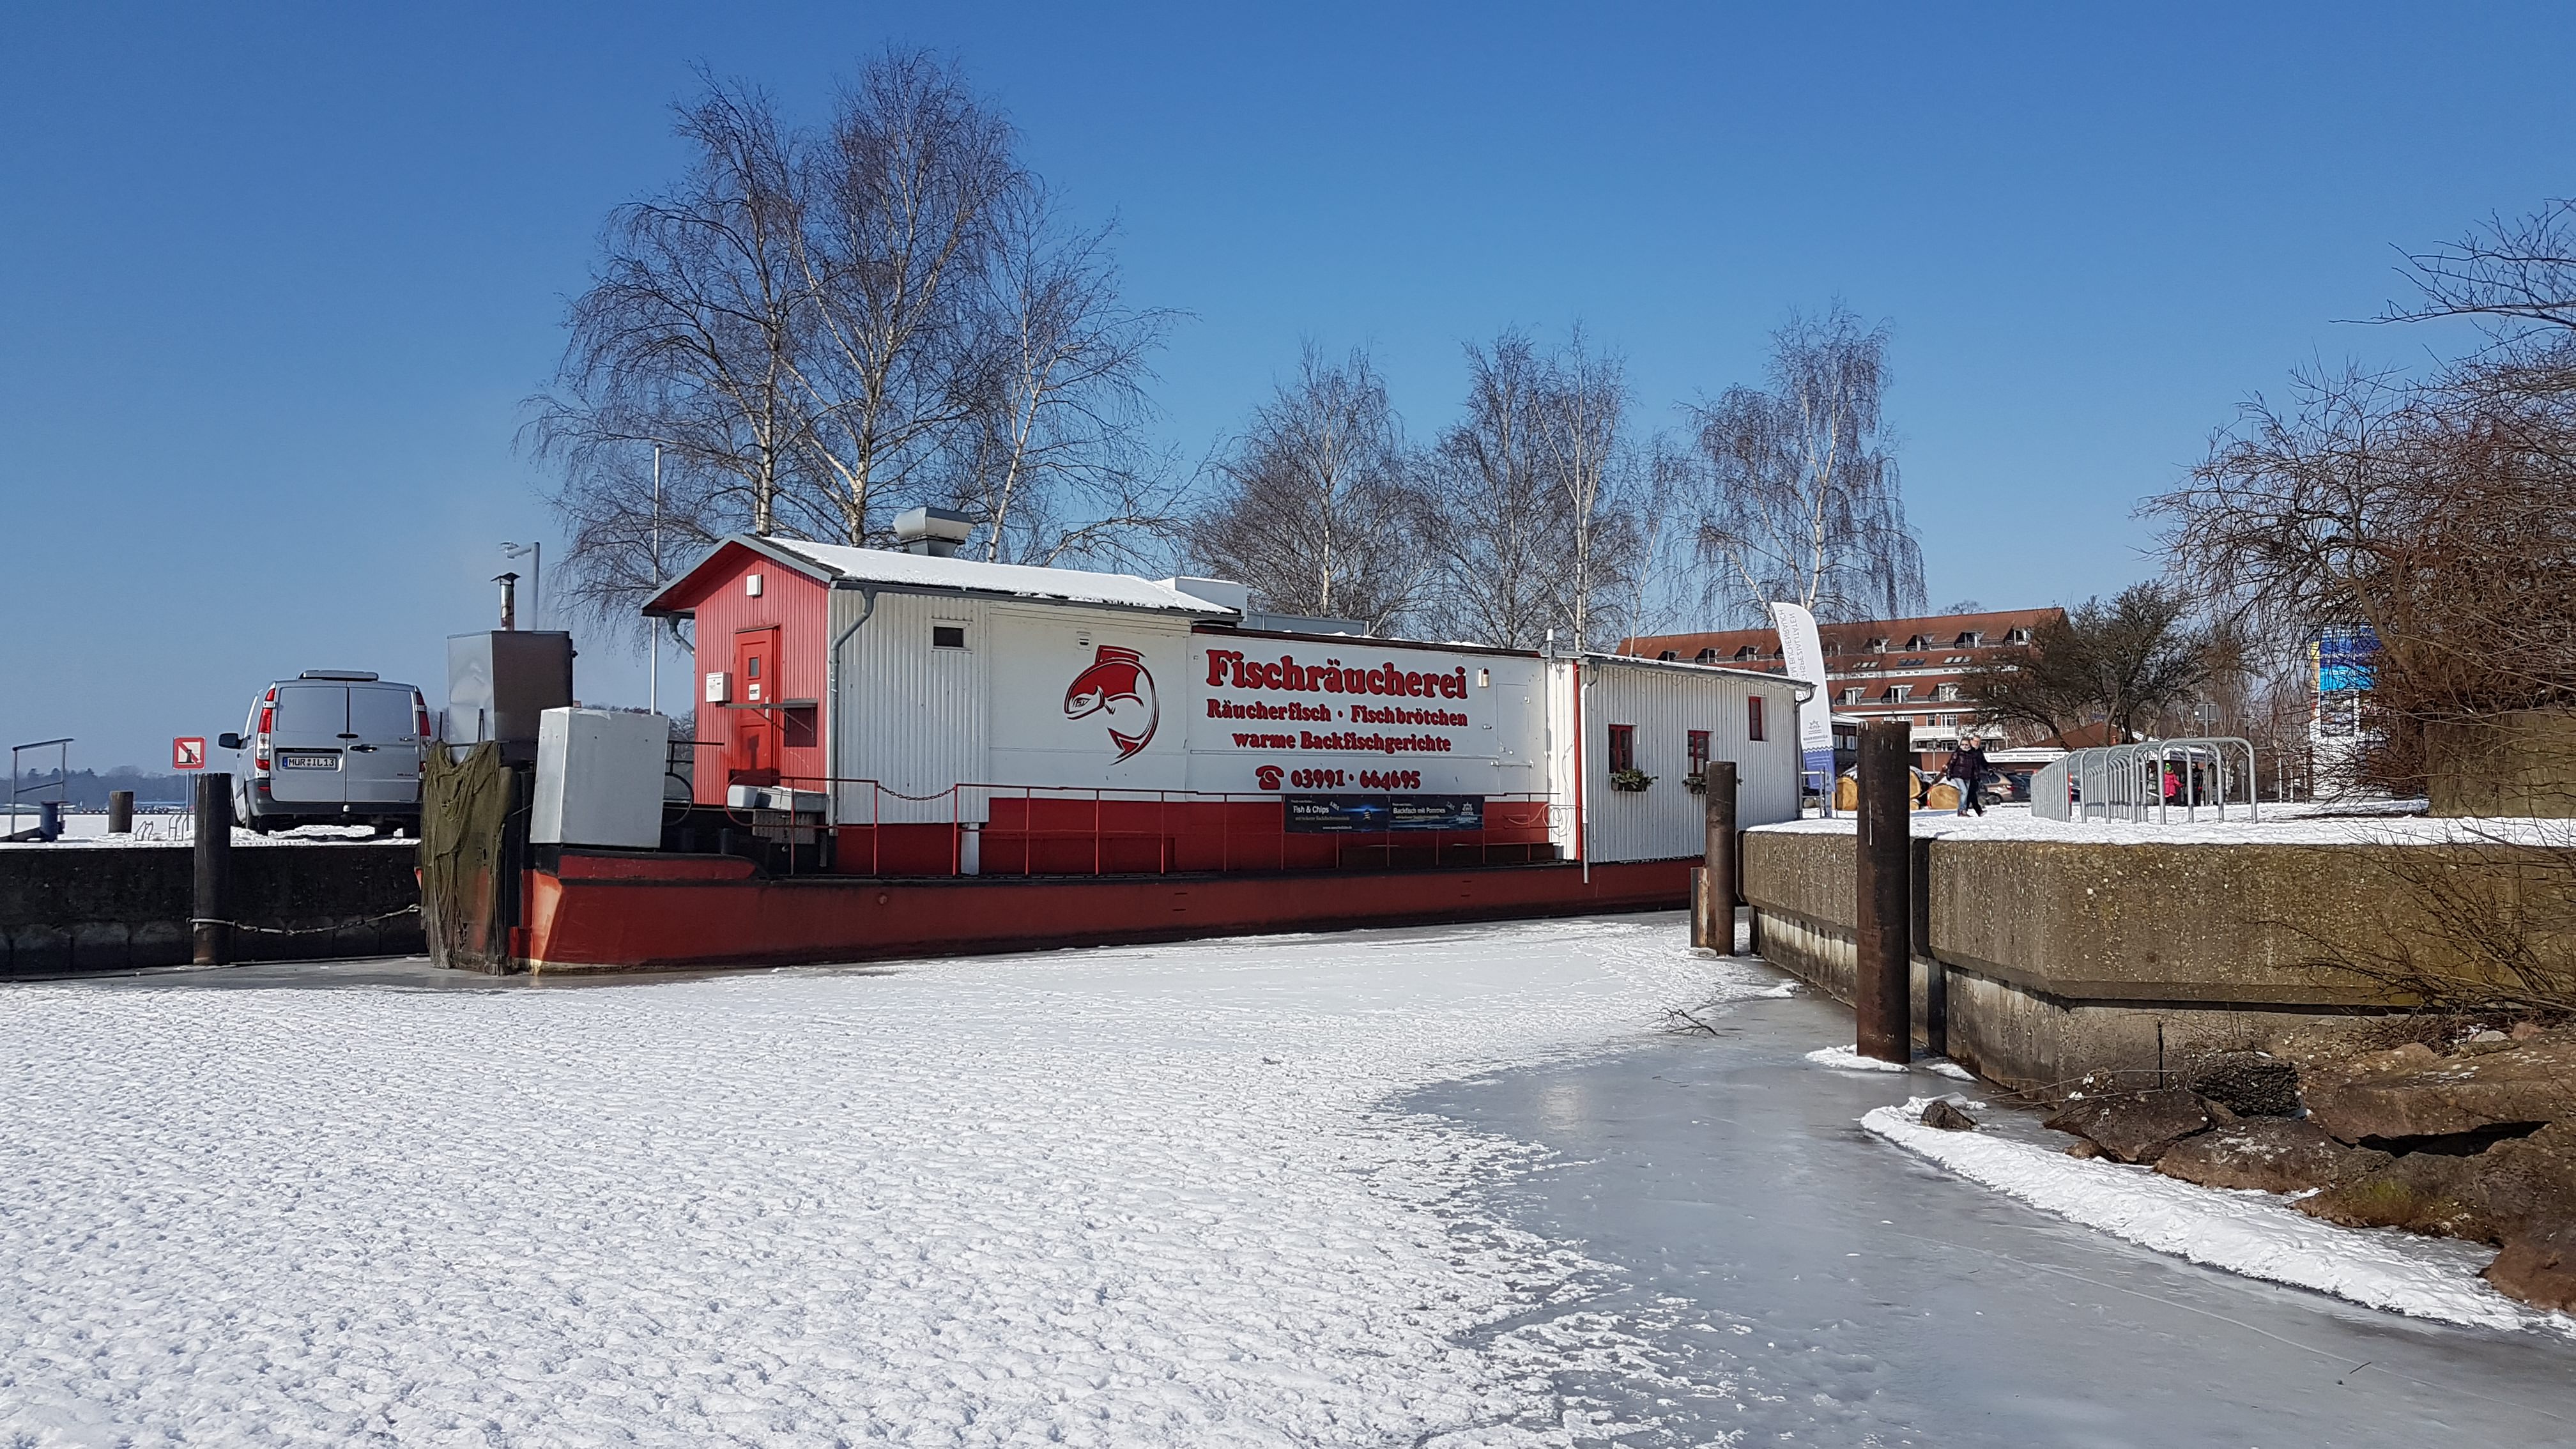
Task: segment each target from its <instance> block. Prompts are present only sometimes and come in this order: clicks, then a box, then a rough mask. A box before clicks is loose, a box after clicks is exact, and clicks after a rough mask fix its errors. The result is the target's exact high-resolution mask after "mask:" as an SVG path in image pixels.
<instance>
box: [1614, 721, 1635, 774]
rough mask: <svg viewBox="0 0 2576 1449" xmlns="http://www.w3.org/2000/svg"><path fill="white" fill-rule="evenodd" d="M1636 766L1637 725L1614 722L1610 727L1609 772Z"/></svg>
mask: <svg viewBox="0 0 2576 1449" xmlns="http://www.w3.org/2000/svg"><path fill="white" fill-rule="evenodd" d="M1635 768H1637V727H1636V726H1635V725H1619V724H1614V725H1612V726H1611V727H1610V773H1612V774H1614V775H1615V774H1617V773H1619V772H1620V771H1622V770H1633V769H1635Z"/></svg>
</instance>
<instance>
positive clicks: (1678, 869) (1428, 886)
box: [519, 855, 1698, 972]
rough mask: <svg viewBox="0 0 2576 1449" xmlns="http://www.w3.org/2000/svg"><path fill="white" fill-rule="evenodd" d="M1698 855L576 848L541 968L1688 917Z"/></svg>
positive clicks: (536, 943)
mask: <svg viewBox="0 0 2576 1449" xmlns="http://www.w3.org/2000/svg"><path fill="white" fill-rule="evenodd" d="M1697 864H1698V862H1697V861H1695V860H1655V861H1636V862H1625V863H1620V864H1615V865H1604V864H1595V865H1594V866H1593V867H1592V869H1591V878H1590V879H1589V880H1586V879H1585V878H1584V871H1583V868H1582V867H1581V866H1578V865H1529V866H1486V867H1479V868H1467V869H1460V870H1406V871H1335V872H1306V873H1291V874H1285V875H1209V876H1143V877H1137V878H1134V879H1127V880H1121V879H1115V878H1109V879H1103V878H1099V877H1092V878H1087V879H1040V880H1028V879H1017V880H1013V879H984V878H981V877H971V876H970V877H962V878H953V879H934V880H859V879H853V878H851V877H848V876H807V877H802V878H798V879H782V880H759V879H754V878H752V875H751V872H750V866H749V864H748V863H747V862H743V861H732V860H723V859H714V860H709V859H705V858H698V859H693V860H688V861H686V862H685V863H684V862H683V861H680V860H674V859H673V858H671V857H662V858H660V859H655V858H653V857H625V858H617V857H599V858H586V857H581V856H574V855H567V856H566V857H565V858H564V861H563V869H562V871H561V872H560V873H552V872H543V871H532V872H530V873H529V876H528V893H527V905H528V925H527V926H526V927H524V928H523V929H522V931H521V932H520V933H519V940H520V941H521V942H522V943H523V945H522V949H521V953H520V954H522V955H523V957H524V958H525V959H526V961H527V964H528V966H529V969H531V970H534V971H538V972H568V971H617V970H663V971H668V970H683V969H704V968H710V967H721V966H786V965H814V964H824V963H834V962H843V961H881V960H886V959H889V958H894V957H907V956H974V955H995V954H1002V953H1007V952H1013V951H1031V950H1043V949H1047V948H1051V947H1058V946H1109V945H1120V944H1127V943H1133V942H1142V941H1178V940H1187V939H1190V938H1193V937H1200V936H1239V935H1263V934H1269V933H1276V932H1281V931H1314V930H1331V929H1349V928H1353V927H1362V926H1400V925H1429V924H1437V923H1443V922H1455V921H1493V920H1510V919H1515V918H1523V917H1535V916H1573V915H1591V914H1595V913H1600V912H1610V911H1651V910H1671V909H1678V908H1680V907H1682V906H1684V905H1686V904H1688V902H1689V897H1690V872H1691V868H1692V867H1693V866H1695V865H1697Z"/></svg>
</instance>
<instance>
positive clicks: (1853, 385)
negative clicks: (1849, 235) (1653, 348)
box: [1685, 303, 1923, 620]
mask: <svg viewBox="0 0 2576 1449" xmlns="http://www.w3.org/2000/svg"><path fill="white" fill-rule="evenodd" d="M1887 344H1888V333H1887V328H1886V327H1885V326H1884V325H1881V326H1879V327H1876V328H1872V329H1869V330H1867V331H1864V330H1862V328H1861V324H1860V319H1859V318H1857V317H1855V316H1853V315H1852V313H1851V312H1850V311H1849V310H1848V309H1847V308H1845V307H1843V306H1842V305H1841V304H1840V303H1836V304H1835V305H1834V306H1833V307H1832V308H1831V309H1829V310H1828V311H1827V312H1826V313H1825V315H1824V316H1822V317H1814V318H1810V317H1805V316H1799V315H1792V316H1791V318H1790V319H1789V321H1788V323H1787V324H1786V325H1784V326H1782V327H1781V328H1780V329H1779V330H1778V331H1776V332H1774V333H1773V334H1772V353H1771V365H1770V387H1769V388H1768V389H1767V390H1763V389H1755V388H1748V387H1740V386H1739V387H1731V388H1728V389H1727V390H1726V391H1725V392H1723V393H1721V394H1719V395H1718V397H1717V399H1716V400H1715V401H1714V402H1707V403H1701V404H1698V405H1696V406H1691V407H1688V408H1686V409H1685V412H1686V413H1687V415H1688V417H1689V420H1690V423H1691V428H1692V433H1693V440H1694V442H1695V444H1696V448H1695V452H1696V456H1695V457H1694V458H1693V460H1692V461H1693V464H1694V467H1693V469H1692V471H1693V472H1694V473H1695V474H1696V475H1697V476H1696V479H1695V489H1696V492H1697V493H1698V495H1699V497H1698V507H1699V512H1700V522H1699V550H1700V555H1701V558H1702V560H1703V562H1704V564H1705V565H1706V567H1707V569H1708V571H1709V572H1708V576H1707V588H1708V592H1709V595H1710V596H1711V600H1712V602H1714V603H1717V604H1719V605H1720V606H1721V607H1725V608H1727V609H1729V610H1730V611H1731V612H1733V613H1735V614H1736V615H1738V616H1739V617H1744V618H1748V619H1750V618H1757V617H1758V616H1759V614H1760V611H1761V606H1762V605H1763V603H1765V602H1767V601H1772V600H1779V601H1785V602H1789V603H1796V604H1802V605H1805V606H1806V607H1807V608H1808V609H1809V610H1811V611H1812V612H1814V613H1815V615H1816V616H1817V617H1818V618H1820V619H1828V620H1830V619H1853V618H1870V617H1881V618H1884V617H1894V616H1901V615H1904V614H1908V613H1913V612H1916V611H1918V610H1920V609H1921V608H1922V607H1923V556H1922V549H1921V547H1920V546H1919V545H1918V544H1917V543H1916V541H1915V538H1914V532H1913V530H1912V529H1910V528H1908V527H1907V526H1906V522H1905V502H1904V498H1903V496H1902V494H1901V493H1900V491H1899V488H1898V482H1897V472H1896V460H1895V459H1894V458H1893V457H1892V456H1891V455H1890V453H1889V451H1888V449H1887V447H1886V446H1885V444H1884V443H1883V442H1882V441H1881V438H1880V425H1881V416H1880V400H1881V398H1882V396H1883V394H1884V393H1885V392H1886V389H1887V381H1888V374H1887Z"/></svg>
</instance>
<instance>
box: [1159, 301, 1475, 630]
mask: <svg viewBox="0 0 2576 1449" xmlns="http://www.w3.org/2000/svg"><path fill="white" fill-rule="evenodd" d="M1216 472H1217V475H1218V477H1219V479H1220V480H1221V483H1220V489H1219V492H1218V494H1217V496H1216V498H1215V499H1214V500H1213V501H1212V502H1211V503H1210V504H1209V505H1208V506H1207V507H1206V508H1205V509H1204V510H1203V511H1202V512H1201V513H1200V515H1199V516H1198V518H1197V519H1195V520H1194V521H1193V523H1192V525H1191V529H1190V544H1191V548H1192V551H1193V552H1194V553H1195V554H1196V555H1197V557H1198V558H1199V559H1200V561H1201V562H1202V563H1203V564H1204V565H1205V566H1207V567H1211V568H1213V569H1215V570H1217V571H1218V572H1220V573H1223V574H1225V575H1226V576H1228V577H1230V578H1234V579H1238V580H1240V581H1242V582H1243V583H1246V584H1249V585H1251V586H1252V588H1253V590H1254V592H1255V593H1256V594H1257V595H1258V596H1259V597H1260V599H1261V601H1262V602H1263V604H1264V605H1265V606H1266V607H1268V608H1270V609H1271V610H1274V611H1277V612H1281V613H1294V614H1314V615H1321V616H1324V617H1328V618H1349V619H1358V620H1360V621H1362V622H1364V623H1366V624H1367V625H1368V626H1369V627H1370V628H1371V629H1372V630H1383V629H1385V628H1386V627H1388V626H1389V625H1390V624H1392V623H1393V622H1394V621H1395V620H1396V619H1398V618H1399V617H1401V616H1402V615H1403V614H1404V612H1405V611H1406V610H1407V609H1408V608H1410V607H1411V606H1412V605H1413V603H1414V602H1415V599H1416V596H1417V594H1418V593H1419V591H1420V589H1421V585H1422V581H1423V578H1424V574H1425V572H1426V560H1425V557H1424V554H1423V550H1422V549H1421V548H1420V546H1419V545H1418V543H1417V542H1416V540H1417V538H1418V536H1419V533H1420V529H1419V527H1418V524H1419V523H1420V518H1419V509H1418V507H1417V502H1416V492H1415V488H1414V483H1413V478H1412V473H1413V463H1412V460H1411V458H1410V456H1409V454H1408V451H1407V449H1406V446H1405V442H1404V432H1403V427H1402V424H1401V423H1400V422H1399V421H1398V419H1397V418H1396V415H1395V410H1394V409H1393V408H1392V407H1390V406H1389V405H1388V403H1387V397H1386V384H1385V382H1384V381H1383V380H1381V379H1380V378H1379V377H1378V375H1377V371H1376V369H1375V368H1373V367H1371V366H1370V364H1369V359H1368V354H1367V353H1366V352H1363V351H1359V350H1357V349H1354V350H1353V351H1352V352H1351V354H1350V356H1349V358H1348V359H1347V360H1345V361H1343V362H1341V363H1339V364H1335V363H1330V362H1327V361H1325V360H1324V357H1323V354H1322V353H1321V352H1320V351H1319V350H1318V349H1317V348H1316V347H1315V346H1314V345H1313V344H1312V343H1309V344H1307V346H1306V349H1305V353H1304V355H1303V357H1302V358H1301V359H1300V360H1299V363H1298V370H1297V376H1296V377H1295V379H1294V380H1292V381H1289V382H1285V383H1282V384H1280V385H1279V387H1278V389H1277V391H1276V392H1275V393H1274V394H1273V396H1272V397H1271V400H1270V401H1269V402H1267V403H1264V404H1263V405H1262V406H1261V407H1260V408H1258V409H1256V410H1255V411H1254V413H1253V416H1252V421H1251V423H1250V425H1249V426H1248V427H1247V428H1246V429H1245V430H1244V432H1243V434H1242V436H1240V437H1238V438H1237V439H1235V440H1234V442H1233V444H1232V446H1231V447H1230V448H1229V449H1228V450H1227V451H1226V452H1225V453H1224V454H1223V456H1222V457H1221V458H1220V459H1219V460H1218V461H1217V463H1216Z"/></svg>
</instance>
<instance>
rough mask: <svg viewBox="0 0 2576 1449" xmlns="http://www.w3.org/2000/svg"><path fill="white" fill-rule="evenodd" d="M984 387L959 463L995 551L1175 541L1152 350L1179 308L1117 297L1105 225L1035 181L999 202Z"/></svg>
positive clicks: (1049, 556)
mask: <svg viewBox="0 0 2576 1449" xmlns="http://www.w3.org/2000/svg"><path fill="white" fill-rule="evenodd" d="M994 235H995V247H994V253H993V257H992V261H991V264H990V269H989V270H990V278H989V281H990V285H989V286H988V287H987V288H986V289H985V291H986V296H987V304H986V305H987V307H988V309H989V316H988V317H987V318H986V319H985V321H984V324H983V328H982V330H983V331H984V333H985V334H986V335H987V336H988V337H989V338H990V339H991V341H992V346H991V347H990V349H989V351H990V356H989V358H988V369H987V375H986V377H985V380H984V392H983V394H982V395H981V397H980V398H979V399H978V406H977V407H976V409H975V413H974V420H973V425H972V426H971V427H969V428H966V429H964V430H962V432H961V435H960V438H959V445H958V448H957V450H956V455H955V459H954V462H955V467H954V471H953V474H952V482H951V489H952V497H953V500H954V502H955V503H956V504H957V506H958V507H959V508H961V509H962V510H964V511H965V512H967V513H969V514H971V515H973V516H974V517H977V518H979V519H981V520H982V523H981V526H980V527H981V532H980V534H979V536H978V537H977V538H976V539H975V540H974V541H973V543H972V544H971V545H970V548H969V552H970V553H980V554H981V555H982V556H983V557H985V558H987V559H990V560H993V561H995V562H1007V563H1035V564H1053V563H1059V562H1063V561H1067V560H1071V559H1082V560H1092V561H1105V562H1117V563H1132V562H1136V561H1137V560H1138V559H1139V558H1140V557H1142V556H1144V555H1146V554H1148V553H1150V552H1152V551H1154V550H1156V549H1159V548H1160V547H1162V546H1164V545H1166V544H1168V543H1169V542H1170V538H1169V535H1170V534H1171V532H1172V520H1173V519H1174V517H1175V516H1176V514H1177V512H1178V507H1177V500H1176V497H1175V493H1176V488H1175V486H1174V485H1173V484H1172V483H1171V482H1170V481H1169V480H1170V478H1171V475H1172V471H1173V470H1172V469H1171V468H1170V467H1169V463H1168V459H1166V458H1164V457H1162V456H1160V455H1158V454H1157V453H1156V452H1155V450H1154V449H1153V448H1152V447H1151V446H1150V445H1149V444H1148V443H1147V442H1146V441H1145V440H1144V438H1143V437H1142V435H1141V428H1142V425H1143V424H1145V423H1146V422H1147V421H1149V420H1150V419H1151V418H1152V417H1153V416H1154V415H1155V414H1154V407H1153V403H1152V401H1151V399H1150V398H1148V397H1147V395H1146V392H1145V384H1146V383H1147V381H1149V380H1150V379H1151V376H1152V373H1151V370H1150V358H1151V356H1152V354H1153V352H1154V351H1155V350H1156V349H1157V348H1159V347H1160V346H1161V345H1162V342H1163V339H1164V337H1165V335H1166V334H1167V333H1168V332H1169V330H1170V328H1171V324H1172V322H1173V320H1174V319H1175V318H1176V317H1177V315H1178V314H1177V313H1173V312H1170V311H1164V310H1158V309H1137V308H1131V307H1128V306H1126V305H1124V304H1123V303H1121V302H1120V300H1119V296H1118V275H1117V267H1116V263H1115V262H1114V261H1113V260H1112V259H1111V257H1110V255H1109V249H1108V238H1109V231H1108V228H1106V227H1103V228H1100V229H1098V230H1094V231H1082V230H1078V229H1075V228H1074V227H1072V226H1071V225H1070V224H1069V223H1068V222H1067V221H1066V220H1065V218H1064V217H1063V215H1062V213H1061V212H1060V211H1059V209H1058V208H1057V206H1056V205H1055V203H1054V201H1053V199H1052V198H1051V197H1050V196H1049V194H1048V192H1047V190H1046V188H1045V186H1044V185H1043V184H1041V183H1037V182H1034V181H1033V182H1031V183H1030V184H1029V185H1027V186H1024V187H1022V188H1020V189H1019V191H1017V192H1016V193H1015V194H1013V195H1012V196H1010V197H1008V198H1006V199H1005V200H1004V201H1003V203H1002V204H1001V205H1000V206H999V207H998V208H997V209H996V212H995V224H994Z"/></svg>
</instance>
